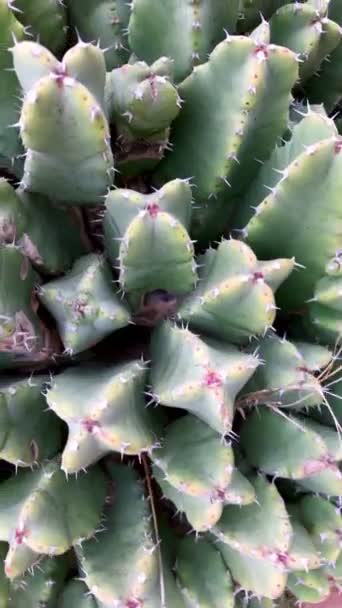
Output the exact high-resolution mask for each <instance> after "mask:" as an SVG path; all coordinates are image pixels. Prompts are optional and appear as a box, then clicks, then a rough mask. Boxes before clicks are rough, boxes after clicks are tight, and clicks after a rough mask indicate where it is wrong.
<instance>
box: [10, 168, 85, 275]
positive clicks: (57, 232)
mask: <svg viewBox="0 0 342 608" xmlns="http://www.w3.org/2000/svg"><path fill="white" fill-rule="evenodd" d="M0 243H1V245H6V244H14V243H15V244H16V245H17V246H18V248H19V249H20V250H21V251H22V253H23V254H25V255H26V256H27V257H28V258H29V259H30V261H31V263H32V264H33V265H34V266H36V267H37V268H38V269H39V270H40V271H42V272H44V273H48V274H55V273H58V272H63V271H65V270H68V269H69V268H70V266H71V264H72V262H73V261H74V260H75V259H77V258H78V257H79V256H80V255H82V254H83V253H85V252H86V250H87V248H88V244H87V238H86V236H85V235H84V228H83V224H82V218H81V216H80V214H79V212H78V211H76V209H72V210H65V209H60V208H58V207H55V206H54V205H52V204H50V202H49V201H48V200H47V199H46V198H45V197H44V196H39V195H37V194H31V193H29V192H24V191H22V190H17V191H15V190H14V188H12V186H11V185H10V184H9V183H8V182H7V181H6V180H5V179H1V178H0Z"/></svg>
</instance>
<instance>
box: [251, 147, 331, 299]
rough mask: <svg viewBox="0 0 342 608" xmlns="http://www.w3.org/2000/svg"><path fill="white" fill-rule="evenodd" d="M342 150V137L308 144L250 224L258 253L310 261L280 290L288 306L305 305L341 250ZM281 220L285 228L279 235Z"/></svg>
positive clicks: (270, 256)
mask: <svg viewBox="0 0 342 608" xmlns="http://www.w3.org/2000/svg"><path fill="white" fill-rule="evenodd" d="M341 150H342V145H341V141H340V140H339V139H335V138H329V139H325V140H323V141H321V142H319V143H317V144H314V145H312V146H309V147H308V148H307V149H306V150H305V151H304V152H303V153H302V154H301V155H300V156H298V157H297V159H296V160H294V161H293V162H292V163H291V164H290V165H289V166H288V168H287V169H286V170H285V173H284V175H283V178H282V179H281V180H280V181H279V182H278V183H277V184H276V185H275V186H274V187H273V188H272V192H271V193H270V195H269V196H267V197H266V198H265V199H264V200H263V202H262V203H261V204H260V205H259V206H258V207H257V213H256V214H255V215H254V217H253V218H252V219H251V220H250V221H249V223H248V224H247V227H246V233H248V244H249V245H250V246H251V247H253V249H254V250H255V251H256V253H257V255H259V256H262V257H264V258H273V257H275V256H277V255H283V256H286V255H287V254H288V253H289V252H290V251H291V254H292V255H294V256H295V258H296V261H297V262H298V263H300V264H302V265H304V266H305V269H302V270H301V271H300V272H296V273H293V274H292V276H291V277H290V278H289V280H288V281H287V282H286V289H285V288H284V290H283V291H282V290H281V293H280V296H281V303H282V304H283V305H284V306H287V307H296V306H302V305H303V302H304V301H306V300H308V299H309V298H311V297H312V295H313V290H314V286H315V284H316V282H317V281H318V280H319V279H320V278H321V277H322V276H323V275H324V274H325V271H326V266H327V264H328V263H329V262H330V260H331V259H332V258H333V257H334V256H335V255H336V251H338V249H339V246H340V226H341V222H342V213H341V211H340V205H339V197H338V191H339V184H340V180H341V176H342V171H341V167H342V155H341V153H340V152H341ZM304 211H305V213H304ZM299 216H301V221H300V222H298V221H297V219H298V217H299ZM279 225H281V226H282V230H281V232H279V230H278V233H279V234H277V238H276V239H274V238H273V237H274V234H275V232H274V231H275V229H276V226H278V227H279ZM313 242H314V243H315V247H312V243H313Z"/></svg>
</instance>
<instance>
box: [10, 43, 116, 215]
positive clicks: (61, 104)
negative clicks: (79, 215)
mask: <svg viewBox="0 0 342 608" xmlns="http://www.w3.org/2000/svg"><path fill="white" fill-rule="evenodd" d="M81 46H82V45H81ZM17 47H19V48H17ZM82 48H83V47H82ZM83 50H84V51H85V52H86V51H87V49H83ZM71 51H72V49H71V50H69V51H68V52H67V53H66V55H65V56H64V58H63V62H62V63H59V62H57V60H56V59H55V58H54V56H53V55H52V54H51V53H50V52H49V51H47V49H45V48H44V47H40V45H38V46H37V45H35V44H33V45H32V44H29V43H24V46H21V45H20V44H16V45H15V47H14V49H13V55H14V66H15V69H16V72H17V75H18V78H19V81H20V84H21V86H22V87H23V90H24V93H25V98H24V102H23V106H22V110H21V116H20V120H19V126H20V133H21V138H22V141H23V143H24V146H25V148H26V150H27V153H26V158H25V172H24V176H23V179H22V182H21V184H22V186H23V188H24V189H26V190H32V191H34V192H38V193H40V194H45V195H46V196H48V197H49V198H51V199H55V200H56V201H58V202H60V203H65V204H68V203H69V204H75V203H76V202H78V203H83V204H94V202H95V203H98V202H101V196H104V194H105V193H106V190H107V188H109V187H110V185H111V184H112V181H113V158H112V152H111V149H110V146H109V143H108V139H109V127H108V124H107V120H106V117H105V114H104V112H103V110H102V108H101V106H100V105H99V103H98V100H97V98H96V97H95V96H94V95H93V93H92V92H91V90H90V89H89V88H87V87H86V86H85V85H84V84H83V83H82V82H81V79H82V80H85V81H86V83H87V84H89V83H88V78H89V74H88V73H87V71H86V70H85V71H82V70H81V68H80V65H79V64H78V63H77V61H75V59H74V56H73V55H71ZM102 70H103V74H102V75H103V89H104V86H105V65H104V63H103V64H102ZM75 74H76V75H77V77H79V78H80V80H77V79H76V78H75ZM98 80H99V76H98V74H96V77H95V76H94V75H91V78H90V81H91V85H90V86H91V88H92V89H93V87H94V86H95V85H98ZM94 81H95V83H94ZM97 90H98V87H97V86H96V91H97ZM103 97H104V90H103V93H102V98H103ZM85 127H86V128H85Z"/></svg>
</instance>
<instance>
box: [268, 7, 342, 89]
mask: <svg viewBox="0 0 342 608" xmlns="http://www.w3.org/2000/svg"><path fill="white" fill-rule="evenodd" d="M325 8H326V7H325V6H324V5H323V7H322V10H317V7H315V6H310V5H309V4H299V3H298V2H296V3H294V4H287V5H286V6H283V7H281V8H280V9H279V10H278V11H277V12H276V13H275V14H274V15H273V17H272V19H271V21H270V27H271V41H272V42H273V43H275V44H280V45H283V46H286V47H288V48H289V49H291V50H292V51H293V52H295V53H297V54H298V56H299V58H300V60H301V63H300V67H299V76H300V79H301V81H302V82H305V81H306V80H307V79H308V78H309V77H310V76H312V75H313V74H314V73H315V72H316V71H317V70H318V69H319V67H320V65H321V63H322V61H323V60H324V59H325V58H326V57H327V56H328V55H329V54H330V53H331V52H332V51H333V50H334V49H335V48H336V47H337V45H338V44H339V42H340V40H341V30H340V27H339V25H338V24H337V23H334V21H331V20H330V19H328V18H327V17H326V10H325Z"/></svg>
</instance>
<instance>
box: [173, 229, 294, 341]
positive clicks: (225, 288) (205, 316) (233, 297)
mask: <svg viewBox="0 0 342 608" xmlns="http://www.w3.org/2000/svg"><path fill="white" fill-rule="evenodd" d="M199 262H200V265H201V266H202V268H201V270H200V272H199V278H200V283H199V286H198V288H197V289H196V290H195V291H194V292H193V293H192V294H190V295H189V297H188V298H187V299H185V301H184V302H183V303H182V305H181V306H180V308H179V311H178V314H179V317H180V319H181V320H182V321H184V322H186V323H190V325H191V326H192V327H194V328H195V329H198V330H201V331H204V332H205V333H209V334H211V335H213V336H215V337H218V338H219V337H222V336H223V337H224V338H225V339H226V340H229V341H231V342H236V343H241V342H242V343H243V342H246V341H247V340H248V339H249V338H250V336H253V335H256V336H259V335H262V334H263V333H264V332H266V331H267V330H268V329H269V328H270V327H272V324H273V322H274V319H275V316H276V305H275V300H274V291H276V290H277V289H278V287H279V285H281V283H282V282H283V281H284V280H285V279H286V278H287V277H288V276H289V275H290V273H291V271H292V270H293V268H294V260H291V259H278V260H272V261H269V262H259V261H258V260H257V258H256V256H255V255H254V253H253V251H252V250H251V249H250V248H249V247H246V246H245V245H244V243H242V242H240V241H236V240H232V239H231V240H225V241H222V242H221V243H220V244H219V246H218V248H217V249H208V250H207V251H206V253H205V254H204V255H203V257H200V259H199ZM227 307H229V308H230V314H229V317H227V315H226V309H227Z"/></svg>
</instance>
